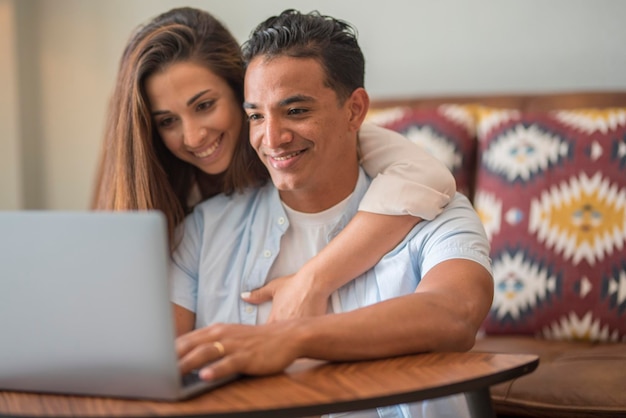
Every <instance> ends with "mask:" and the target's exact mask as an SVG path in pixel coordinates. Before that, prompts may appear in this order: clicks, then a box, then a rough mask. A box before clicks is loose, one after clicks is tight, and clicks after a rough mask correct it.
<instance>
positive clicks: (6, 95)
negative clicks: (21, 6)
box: [0, 0, 22, 209]
mask: <svg viewBox="0 0 626 418" xmlns="http://www.w3.org/2000/svg"><path fill="white" fill-rule="evenodd" d="M13 6H14V5H13V2H11V1H8V0H0V115H1V116H0V209H19V208H21V207H22V196H21V190H22V178H21V173H22V167H21V161H20V157H21V151H20V147H19V129H18V111H17V109H18V102H17V99H18V93H17V83H18V82H17V65H16V62H15V60H13V59H7V58H9V57H14V56H15V53H16V52H15V42H16V40H15V26H14V21H15V8H14V7H13Z"/></svg>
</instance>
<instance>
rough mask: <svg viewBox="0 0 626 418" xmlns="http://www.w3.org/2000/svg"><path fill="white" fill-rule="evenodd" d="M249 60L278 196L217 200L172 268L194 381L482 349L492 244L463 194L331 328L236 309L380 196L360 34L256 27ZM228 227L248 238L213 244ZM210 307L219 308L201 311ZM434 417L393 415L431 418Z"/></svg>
mask: <svg viewBox="0 0 626 418" xmlns="http://www.w3.org/2000/svg"><path fill="white" fill-rule="evenodd" d="M244 56H245V59H246V62H247V71H246V79H245V103H244V108H245V109H246V112H247V114H248V117H249V121H250V143H251V145H252V146H253V148H255V150H256V151H257V154H258V156H259V158H260V159H261V160H262V161H263V163H264V164H265V165H266V167H267V168H268V170H269V172H270V175H271V179H272V184H268V185H266V186H264V187H262V188H259V189H256V190H251V191H249V192H247V193H245V194H243V195H235V196H230V197H223V196H222V197H218V198H214V199H212V200H211V201H209V202H206V203H205V204H203V205H202V206H201V207H200V208H199V209H198V210H196V212H195V213H194V214H193V215H192V216H190V218H189V219H188V220H187V221H186V223H185V232H184V239H183V241H182V242H181V244H180V246H179V249H178V250H177V252H176V254H175V255H174V266H173V283H174V296H173V302H174V303H176V304H178V305H180V306H181V307H182V309H186V310H187V311H188V312H189V313H190V314H191V315H192V316H193V318H194V320H195V324H196V327H197V328H199V329H197V330H195V331H193V332H191V333H189V334H186V335H184V336H182V337H180V338H179V339H178V341H177V348H178V352H179V355H180V357H181V360H180V366H181V369H182V371H183V372H187V371H189V370H191V369H195V368H200V367H203V368H202V370H201V373H200V375H201V377H202V378H205V379H213V378H218V377H220V376H223V375H227V374H230V373H235V372H237V373H244V374H252V375H260V374H270V373H276V372H279V371H282V370H283V369H284V368H285V367H287V366H288V365H289V364H291V363H292V362H293V361H294V360H295V359H297V358H300V357H308V358H316V359H323V360H361V359H371V358H380V357H386V356H394V355H401V354H407V353H416V352H426V351H452V350H453V351H461V350H468V349H470V348H471V347H472V346H473V343H474V338H475V335H476V333H477V331H478V329H479V327H480V324H481V323H482V321H483V319H484V318H485V316H486V315H487V313H488V311H489V307H490V306H491V301H492V297H493V283H492V277H491V274H490V264H489V263H490V261H489V257H488V252H489V248H488V242H487V239H486V236H485V234H484V230H483V228H482V225H481V223H480V220H479V219H478V217H477V215H476V213H475V212H474V210H473V209H472V207H471V204H470V203H469V201H468V200H467V199H466V198H465V197H464V196H462V195H459V194H457V195H456V196H455V197H454V199H453V200H452V201H451V203H450V204H449V205H448V206H447V207H446V208H445V209H444V211H443V213H442V214H441V215H439V216H438V217H437V218H435V219H434V220H432V221H422V222H421V223H419V224H418V225H417V226H416V227H415V228H414V229H413V230H412V231H411V233H409V235H408V236H407V237H406V238H405V240H404V241H403V242H402V243H400V244H399V245H398V246H397V247H396V248H395V249H394V250H393V251H392V252H390V253H389V254H387V255H386V256H385V257H383V258H382V259H381V260H380V262H379V263H378V264H377V265H376V266H375V267H374V268H373V269H371V270H370V271H368V272H366V273H365V274H363V275H362V276H361V277H359V278H357V279H355V280H354V281H352V282H350V283H348V284H347V285H345V286H343V287H342V288H340V289H339V290H338V291H336V292H334V293H333V294H332V296H331V299H330V303H329V305H330V306H329V308H330V311H331V312H333V314H330V315H324V316H316V317H310V318H298V319H292V320H286V321H279V322H272V323H266V324H264V322H265V318H266V316H267V309H265V311H264V305H260V306H258V307H257V306H256V305H253V304H246V303H242V302H241V301H240V300H236V299H237V298H239V294H240V293H246V292H249V291H251V290H253V289H256V288H259V287H261V286H263V285H264V284H265V282H266V280H267V279H268V278H271V277H280V276H284V275H287V274H289V273H290V272H293V271H295V270H297V269H298V268H299V267H300V266H301V265H302V264H303V263H304V262H305V261H306V260H307V259H308V258H310V257H312V256H313V255H315V254H316V253H317V252H318V251H319V250H320V249H321V248H323V247H324V245H326V244H327V243H328V241H329V240H330V239H331V238H332V237H333V236H334V235H335V234H337V232H338V231H339V230H341V228H342V227H343V226H344V225H345V224H346V223H347V222H348V220H349V219H350V218H351V217H352V216H354V214H355V213H356V211H357V208H358V204H359V201H360V199H361V196H362V195H363V193H364V192H365V189H366V188H367V185H368V184H369V179H368V178H367V177H366V175H365V174H364V172H363V171H362V170H361V169H360V167H359V164H358V155H357V154H358V152H357V133H358V130H359V128H360V127H361V124H362V122H363V120H364V118H365V116H366V113H367V110H368V106H369V98H368V95H367V93H366V91H365V90H364V88H363V82H364V59H363V55H362V53H361V51H360V48H359V46H358V43H357V40H356V36H355V35H354V32H353V29H352V28H351V27H350V26H348V25H347V24H346V23H344V22H341V21H337V20H335V19H332V18H329V17H324V16H320V15H319V14H317V13H311V14H308V15H302V14H300V13H298V12H296V11H285V12H283V13H282V14H281V15H280V16H278V17H275V18H270V19H268V20H267V21H266V22H264V23H262V24H261V25H259V27H257V29H256V30H255V32H254V33H253V35H252V36H251V38H250V39H249V40H248V42H247V43H246V44H245V45H244ZM224 225H237V227H236V230H234V231H233V232H232V240H230V241H229V242H210V241H209V240H206V239H203V236H207V235H208V236H211V235H213V233H214V232H215V231H218V230H219V228H223V227H224ZM199 271H203V272H204V274H199ZM232 289H237V290H238V291H237V292H233V291H232ZM199 293H202V295H203V298H204V300H205V301H206V298H207V295H208V297H210V298H211V300H210V302H209V303H205V304H203V305H202V306H196V305H197V303H196V300H197V296H198V294H199ZM233 307H234V308H233ZM233 309H234V310H236V312H234V313H233V312H232V310H233ZM234 317H236V318H237V320H236V321H234V320H233V318H234ZM228 322H231V323H228ZM232 322H239V323H238V324H233V323H232ZM211 324H212V325H211ZM244 324H251V325H244ZM253 324H263V325H257V326H252V325H253ZM210 362H212V363H210ZM207 363H210V364H208V365H207ZM458 400H459V399H458V398H454V399H453V398H446V400H443V401H440V403H441V405H439V406H438V407H436V408H435V410H434V413H435V414H438V413H439V411H440V410H443V411H447V412H450V413H451V414H459V413H460V414H463V413H464V411H461V412H459V409H456V408H457V407H459V405H457V404H454V402H457V401H458ZM425 405H426V403H423V404H419V405H418V404H413V405H412V406H406V405H402V406H396V407H391V409H389V408H383V410H381V413H385V414H387V413H392V414H395V415H393V416H430V415H429V414H430V413H431V412H429V410H428V406H425ZM440 407H441V408H443V409H441V408H440ZM463 407H464V406H461V408H463ZM438 408H439V409H438ZM370 412H371V413H372V414H375V412H372V411H370ZM411 414H412V415H411ZM453 416H458V415H453Z"/></svg>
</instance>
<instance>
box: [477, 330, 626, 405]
mask: <svg viewBox="0 0 626 418" xmlns="http://www.w3.org/2000/svg"><path fill="white" fill-rule="evenodd" d="M473 351H486V352H498V353H529V354H537V355H538V356H539V367H538V368H537V369H536V370H535V371H534V372H532V373H530V374H528V375H525V376H522V377H519V378H517V379H514V380H510V381H508V382H505V383H501V384H499V385H496V386H492V387H491V389H490V390H491V398H492V400H493V404H494V409H495V410H496V413H497V414H498V415H499V416H501V415H513V416H520V417H618V416H626V402H625V399H626V398H625V397H624V396H625V395H624V388H626V373H624V370H626V344H623V343H591V342H580V341H578V342H564V341H547V340H541V339H535V338H532V337H525V336H493V337H491V336H488V337H484V338H481V339H478V340H477V342H476V345H475V346H474V348H473Z"/></svg>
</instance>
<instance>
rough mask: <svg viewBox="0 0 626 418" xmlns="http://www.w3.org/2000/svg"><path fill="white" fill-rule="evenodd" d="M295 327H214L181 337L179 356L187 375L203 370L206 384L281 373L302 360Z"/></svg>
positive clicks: (284, 323) (281, 324)
mask: <svg viewBox="0 0 626 418" xmlns="http://www.w3.org/2000/svg"><path fill="white" fill-rule="evenodd" d="M297 334H298V332H297V329H296V328H295V326H294V324H291V323H290V322H286V321H283V322H280V323H274V324H268V325H258V326H253V325H239V324H214V325H211V326H208V327H206V328H202V329H198V330H195V331H192V332H190V333H188V334H185V335H182V336H180V337H178V339H177V340H176V352H177V354H178V358H179V363H178V364H179V368H180V370H181V372H182V373H183V374H185V373H188V372H190V371H191V370H194V369H201V370H200V378H202V379H204V380H212V379H218V378H220V377H224V376H229V375H232V374H247V375H268V374H274V373H279V372H281V371H283V370H284V369H285V368H286V367H287V366H289V365H290V364H291V363H293V361H294V360H296V358H298V356H299V353H298V344H297V338H296V336H297Z"/></svg>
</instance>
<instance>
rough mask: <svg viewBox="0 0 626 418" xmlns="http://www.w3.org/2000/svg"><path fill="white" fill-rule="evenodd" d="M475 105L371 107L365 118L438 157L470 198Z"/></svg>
mask: <svg viewBox="0 0 626 418" xmlns="http://www.w3.org/2000/svg"><path fill="white" fill-rule="evenodd" d="M474 108H475V107H474V106H470V105H454V104H449V105H440V106H438V107H436V108H411V107H389V108H383V109H372V110H370V113H369V114H368V117H367V119H368V121H370V122H372V123H376V124H378V125H380V126H383V127H385V128H388V129H392V130H394V131H396V132H399V133H401V134H403V135H404V136H406V137H407V138H409V139H410V140H411V141H412V142H413V143H416V144H419V145H421V146H422V147H424V148H425V149H426V150H427V151H429V152H430V153H431V154H432V155H434V156H435V157H437V158H439V160H441V161H442V162H443V163H444V164H445V165H446V166H447V167H448V168H449V169H450V171H451V172H452V174H453V175H454V178H455V180H456V185H457V190H458V191H459V192H461V193H463V194H465V195H466V196H468V197H469V198H470V199H471V197H472V194H473V187H472V186H473V184H474V174H475V168H476V139H475V129H474V116H473V110H474Z"/></svg>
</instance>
